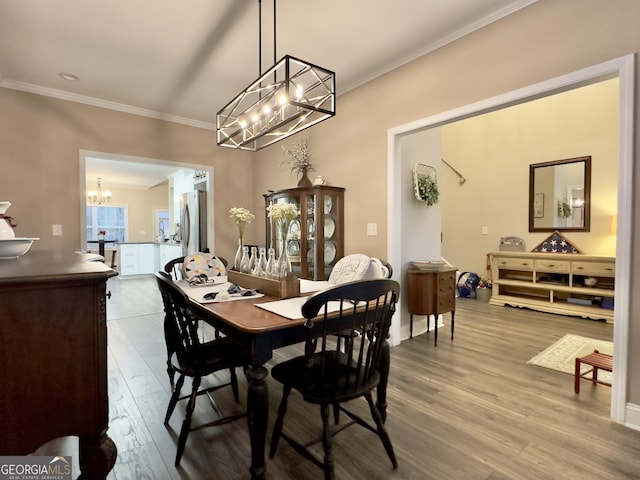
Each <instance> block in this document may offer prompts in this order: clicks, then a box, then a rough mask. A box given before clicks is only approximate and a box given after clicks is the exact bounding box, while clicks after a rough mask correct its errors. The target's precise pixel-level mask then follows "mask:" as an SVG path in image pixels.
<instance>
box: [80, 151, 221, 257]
mask: <svg viewBox="0 0 640 480" xmlns="http://www.w3.org/2000/svg"><path fill="white" fill-rule="evenodd" d="M96 160H97V161H98V165H99V166H100V171H108V172H109V173H108V175H109V177H110V178H107V177H105V178H104V180H103V181H104V182H105V185H106V182H108V181H112V182H113V181H115V183H116V184H117V185H120V186H122V187H123V188H122V189H121V190H125V189H129V190H130V192H133V193H132V194H130V195H128V197H129V198H130V199H129V200H128V201H127V203H129V204H130V205H131V203H132V202H135V196H136V195H135V192H136V190H135V189H137V191H141V190H140V189H150V188H153V187H154V186H157V185H158V184H160V183H162V182H167V178H168V176H170V175H175V174H178V173H179V172H184V171H187V170H189V171H193V173H194V177H195V178H196V179H195V180H194V182H196V181H197V182H198V188H200V189H203V190H206V191H207V192H208V198H210V199H211V200H210V202H212V201H213V198H214V192H213V167H207V166H203V165H196V164H187V163H178V162H170V161H166V160H159V159H151V158H144V157H133V156H127V155H120V154H114V153H105V152H95V151H89V150H80V151H79V171H80V182H79V183H80V228H81V235H82V238H81V244H83V245H84V244H86V240H87V238H86V230H87V229H86V223H87V219H86V207H87V196H86V188H87V182H90V181H92V178H88V177H87V165H88V164H89V162H95V161H96ZM103 176H104V175H103ZM114 179H115V180H114ZM194 188H195V187H194ZM190 189H193V188H190ZM167 192H168V193H167V197H168V198H166V204H167V206H168V209H169V211H170V212H171V210H172V209H171V206H172V205H171V203H175V202H176V201H177V200H175V199H174V198H172V192H170V191H167ZM163 198H164V197H163ZM112 201H113V202H114V203H118V202H119V200H118V198H116V197H115V195H114V197H113V198H112ZM157 205H159V204H158V203H152V204H150V205H149V206H148V208H147V209H146V210H144V212H143V213H142V214H141V216H140V217H139V218H144V221H145V222H147V223H148V226H149V228H145V229H144V234H145V235H147V236H148V241H149V242H155V241H157V240H158V238H159V235H160V231H159V228H160V221H161V220H162V221H163V225H164V226H165V230H164V231H163V232H162V234H163V235H164V237H165V238H172V235H171V234H172V233H174V232H175V225H174V224H175V221H174V219H173V218H171V216H169V220H168V221H166V219H164V218H163V219H160V218H157V217H156V211H155V210H156V209H157ZM174 209H175V206H174ZM213 217H214V215H213V208H209V209H207V238H208V239H209V243H210V245H211V246H212V248H213V247H214V246H215V237H214V227H213V225H214V224H213ZM167 225H168V227H169V230H168V231H167V230H166V226H167ZM141 232H142V231H140V232H136V233H141ZM126 241H132V240H131V239H127V240H126Z"/></svg>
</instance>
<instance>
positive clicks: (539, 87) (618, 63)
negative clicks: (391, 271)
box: [387, 55, 635, 423]
mask: <svg viewBox="0 0 640 480" xmlns="http://www.w3.org/2000/svg"><path fill="white" fill-rule="evenodd" d="M634 70H635V59H634V56H633V55H628V56H625V57H621V58H618V59H615V60H611V61H609V62H605V63H603V64H599V65H596V66H593V67H590V68H586V69H584V70H580V71H577V72H573V73H570V74H567V75H563V76H561V77H557V78H554V79H551V80H549V81H546V82H542V83H539V84H535V85H532V86H529V87H526V88H523V89H520V90H516V91H513V92H510V93H507V94H505V95H500V96H498V97H494V98H490V99H487V100H484V101H481V102H478V103H475V104H471V105H467V106H466V107H462V108H458V109H455V110H451V111H449V112H444V113H442V114H438V115H435V116H432V117H428V118H424V119H422V120H418V121H415V122H412V123H409V124H405V125H401V126H398V127H394V128H391V129H389V131H388V134H387V140H388V141H387V148H388V150H387V164H388V172H389V180H388V183H389V185H388V192H389V193H388V199H387V203H388V211H387V215H388V219H387V220H388V231H389V238H388V253H387V258H389V259H390V260H391V263H392V264H393V265H404V264H405V263H406V259H405V258H403V252H402V249H401V239H402V229H403V225H402V212H401V205H402V195H403V192H404V188H403V187H404V186H403V178H404V177H403V175H402V149H401V139H402V138H403V137H405V136H407V135H410V134H411V133H414V132H419V131H422V130H427V129H430V128H434V127H438V126H441V125H445V124H447V123H452V122H454V121H456V120H458V119H462V118H467V117H470V116H475V115H480V114H482V113H487V112H491V111H495V110H499V109H501V108H504V107H506V106H510V105H515V104H518V103H524V102H528V101H531V100H535V99H538V98H542V97H545V96H548V95H553V94H556V93H560V92H563V91H568V90H572V89H575V88H578V87H581V86H585V85H589V84H592V83H596V82H599V81H601V80H605V79H608V78H613V77H615V76H617V77H619V80H620V98H619V105H620V145H619V170H618V213H617V239H616V252H617V256H618V258H627V259H628V258H631V227H632V209H631V202H632V199H633V184H632V172H633V155H632V153H633V131H632V127H633V106H634V105H635V101H634ZM437 228H438V229H439V225H438V226H437ZM438 231H439V230H438ZM630 269H631V267H630V262H621V261H619V262H616V284H617V285H618V286H619V288H616V293H615V304H616V309H615V313H614V315H615V321H614V338H613V341H614V345H615V348H616V353H617V355H616V357H615V359H614V373H613V388H612V397H611V417H612V419H613V420H614V421H616V422H619V423H621V422H624V420H625V400H626V397H627V395H626V378H627V353H628V344H627V338H628V330H629V324H628V311H629V303H630V292H629V285H630V280H631V271H630ZM405 308H406V307H405V306H404V305H402V302H400V305H399V308H398V311H400V312H403V311H404V310H405ZM401 323H402V322H396V323H395V324H394V325H393V326H392V331H391V339H390V341H391V343H392V344H398V343H399V342H400V339H401Z"/></svg>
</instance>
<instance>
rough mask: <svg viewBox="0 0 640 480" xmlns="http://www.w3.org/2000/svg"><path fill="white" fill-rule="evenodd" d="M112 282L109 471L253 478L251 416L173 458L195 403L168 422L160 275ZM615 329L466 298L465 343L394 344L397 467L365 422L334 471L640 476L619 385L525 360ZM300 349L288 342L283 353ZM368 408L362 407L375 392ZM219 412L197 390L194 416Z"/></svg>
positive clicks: (462, 309)
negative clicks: (622, 420) (614, 408)
mask: <svg viewBox="0 0 640 480" xmlns="http://www.w3.org/2000/svg"><path fill="white" fill-rule="evenodd" d="M109 288H110V290H111V291H112V294H113V296H112V298H111V299H110V300H109V301H108V306H107V309H108V318H109V320H108V334H109V393H110V405H111V420H110V429H109V435H110V436H111V438H112V439H113V440H114V441H115V443H116V445H117V446H118V450H119V453H118V461H117V464H116V466H115V468H114V469H113V471H112V472H111V473H110V475H109V479H113V480H116V479H117V480H124V479H143V478H144V479H181V478H183V479H186V478H189V479H225V480H226V479H236V478H238V479H245V478H249V474H248V465H249V445H248V443H249V442H248V433H247V428H246V422H245V421H244V420H240V421H238V422H234V423H231V424H227V425H223V426H221V427H216V428H210V429H204V430H200V431H196V432H192V433H191V434H190V436H189V439H188V441H187V447H186V451H185V454H184V457H183V459H182V464H181V467H180V468H177V469H176V468H175V467H174V466H173V460H174V457H175V450H176V443H177V432H178V431H179V428H180V422H181V420H182V414H183V412H184V405H179V407H178V408H177V409H176V412H175V413H174V415H173V417H172V419H171V422H170V427H169V428H166V427H165V426H164V425H163V417H164V413H165V409H166V406H167V402H168V400H169V392H170V391H169V382H168V378H167V375H166V372H165V347H164V341H163V334H162V313H161V309H162V307H161V301H160V297H159V294H158V292H157V288H156V286H155V281H154V279H153V277H146V278H136V279H120V278H114V279H111V280H109ZM447 317H448V316H447V315H445V323H447V321H448V318H447ZM441 332H447V333H448V325H447V326H446V327H445V328H444V329H443V330H441ZM612 332H613V327H612V325H607V324H605V323H601V322H594V321H590V320H584V319H578V318H572V317H563V316H558V315H552V314H545V313H540V312H534V311H529V310H521V309H515V308H509V307H498V306H492V305H489V304H487V303H482V302H479V301H476V300H469V299H459V301H458V302H457V310H456V338H455V341H451V340H449V338H448V335H444V334H442V335H440V339H439V342H438V347H434V346H433V341H432V340H433V339H432V338H431V337H430V336H429V335H421V336H418V337H414V338H413V339H412V340H406V341H404V342H402V344H401V345H399V346H396V347H393V348H392V349H391V375H390V379H389V389H388V403H389V408H388V419H387V423H386V425H387V428H388V431H389V434H390V436H391V440H392V442H393V445H394V449H395V452H396V455H397V457H398V462H399V467H398V469H397V470H393V469H392V468H391V464H390V462H389V460H388V458H387V456H386V454H385V453H384V450H383V447H382V445H381V444H380V442H379V441H378V439H377V437H375V436H374V435H373V434H371V433H370V432H368V431H366V430H364V429H362V428H357V427H354V428H350V429H347V430H346V431H344V432H342V433H341V434H340V435H338V436H337V437H336V438H335V443H334V446H335V449H334V452H335V461H336V476H337V478H341V479H355V480H359V479H362V480H365V479H366V480H370V479H380V480H383V479H384V480H387V479H398V480H400V479H402V480H413V479H415V480H418V479H419V480H424V479H433V480H457V479H460V480H474V479H477V480H503V479H509V480H518V479H522V480H525V479H526V480H532V479H559V478H562V479H600V480H613V479H636V478H637V479H640V455H639V453H640V432H638V431H634V430H631V429H627V428H625V427H623V426H621V425H618V424H615V423H613V422H612V421H611V420H610V419H609V409H610V400H611V389H610V388H607V387H603V386H592V385H591V384H588V383H586V382H584V384H583V385H582V388H581V391H580V395H575V394H574V393H573V377H572V376H570V375H566V374H563V373H559V372H555V371H551V370H547V369H544V368H540V367H534V366H531V365H527V363H526V362H527V360H529V359H530V358H531V357H533V356H534V355H535V354H536V353H538V352H540V351H541V350H543V349H545V348H546V347H547V346H549V345H551V344H552V343H553V342H555V341H556V340H557V339H559V338H560V337H561V336H563V335H564V334H566V333H575V334H580V335H584V336H589V337H594V338H599V339H605V340H611V338H612ZM294 353H295V354H297V353H298V352H297V349H296V347H291V348H287V349H282V350H279V351H277V352H276V354H275V357H274V359H273V360H272V362H278V361H282V360H283V359H284V358H287V357H289V356H290V355H292V354H294ZM245 384H246V382H244V381H242V382H241V388H242V391H241V395H242V397H241V398H242V401H241V405H236V404H235V403H234V402H233V401H232V400H231V398H232V396H231V394H230V392H227V391H224V390H223V391H221V392H218V394H217V396H216V400H217V401H218V404H219V405H220V406H221V407H222V408H223V409H225V412H226V411H228V410H230V411H233V410H234V409H242V408H243V405H244V403H245V394H246V390H245V388H244V387H245ZM269 388H270V391H269V396H270V412H269V432H268V437H269V438H270V433H271V428H272V425H273V420H274V419H275V416H276V415H275V408H276V405H277V404H278V402H279V400H280V395H281V387H280V385H279V384H277V383H276V382H274V381H270V382H269ZM358 408H362V409H363V412H364V411H365V409H366V402H364V401H362V405H358ZM212 415H213V412H212V411H211V408H210V406H209V405H208V403H207V402H206V401H203V399H200V401H199V403H198V406H197V408H196V414H195V415H194V423H195V422H198V421H206V420H207V419H210V418H212ZM319 426H320V415H319V411H318V409H317V408H314V407H311V408H309V406H308V405H305V404H304V402H302V401H301V399H300V398H299V397H298V396H296V395H295V394H293V395H292V397H291V399H290V401H289V411H288V414H287V419H286V423H285V428H289V429H290V431H291V430H292V431H293V432H294V433H295V434H297V435H306V436H307V437H306V438H309V437H310V436H314V435H315V434H316V433H317V432H318V430H317V429H318V428H319ZM62 454H64V453H62ZM267 468H268V478H269V479H273V480H275V479H294V480H298V479H300V480H302V479H305V480H306V479H321V478H323V475H322V472H321V470H320V469H318V468H317V467H315V466H314V465H312V464H311V463H310V462H307V461H305V460H302V459H301V457H300V456H299V455H298V454H296V453H295V452H293V451H292V449H291V448H290V447H289V446H288V445H286V443H281V445H280V446H279V448H278V451H277V453H276V456H275V458H274V459H273V460H267Z"/></svg>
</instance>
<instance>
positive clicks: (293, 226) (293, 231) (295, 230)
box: [289, 220, 300, 239]
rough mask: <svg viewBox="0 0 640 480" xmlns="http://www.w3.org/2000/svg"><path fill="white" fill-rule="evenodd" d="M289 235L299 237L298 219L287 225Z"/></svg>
mask: <svg viewBox="0 0 640 480" xmlns="http://www.w3.org/2000/svg"><path fill="white" fill-rule="evenodd" d="M289 237H291V238H295V239H298V238H300V220H294V221H293V222H292V223H291V226H290V227H289Z"/></svg>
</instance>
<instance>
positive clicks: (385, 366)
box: [376, 340, 391, 423]
mask: <svg viewBox="0 0 640 480" xmlns="http://www.w3.org/2000/svg"><path fill="white" fill-rule="evenodd" d="M390 366H391V353H390V351H389V342H387V341H386V340H385V341H384V343H383V344H382V355H381V356H380V363H379V364H378V371H379V372H380V382H379V383H378V388H377V392H376V393H377V399H376V406H377V407H378V410H379V411H380V415H381V416H382V422H383V423H384V422H385V421H386V420H387V383H388V381H389V369H390Z"/></svg>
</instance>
